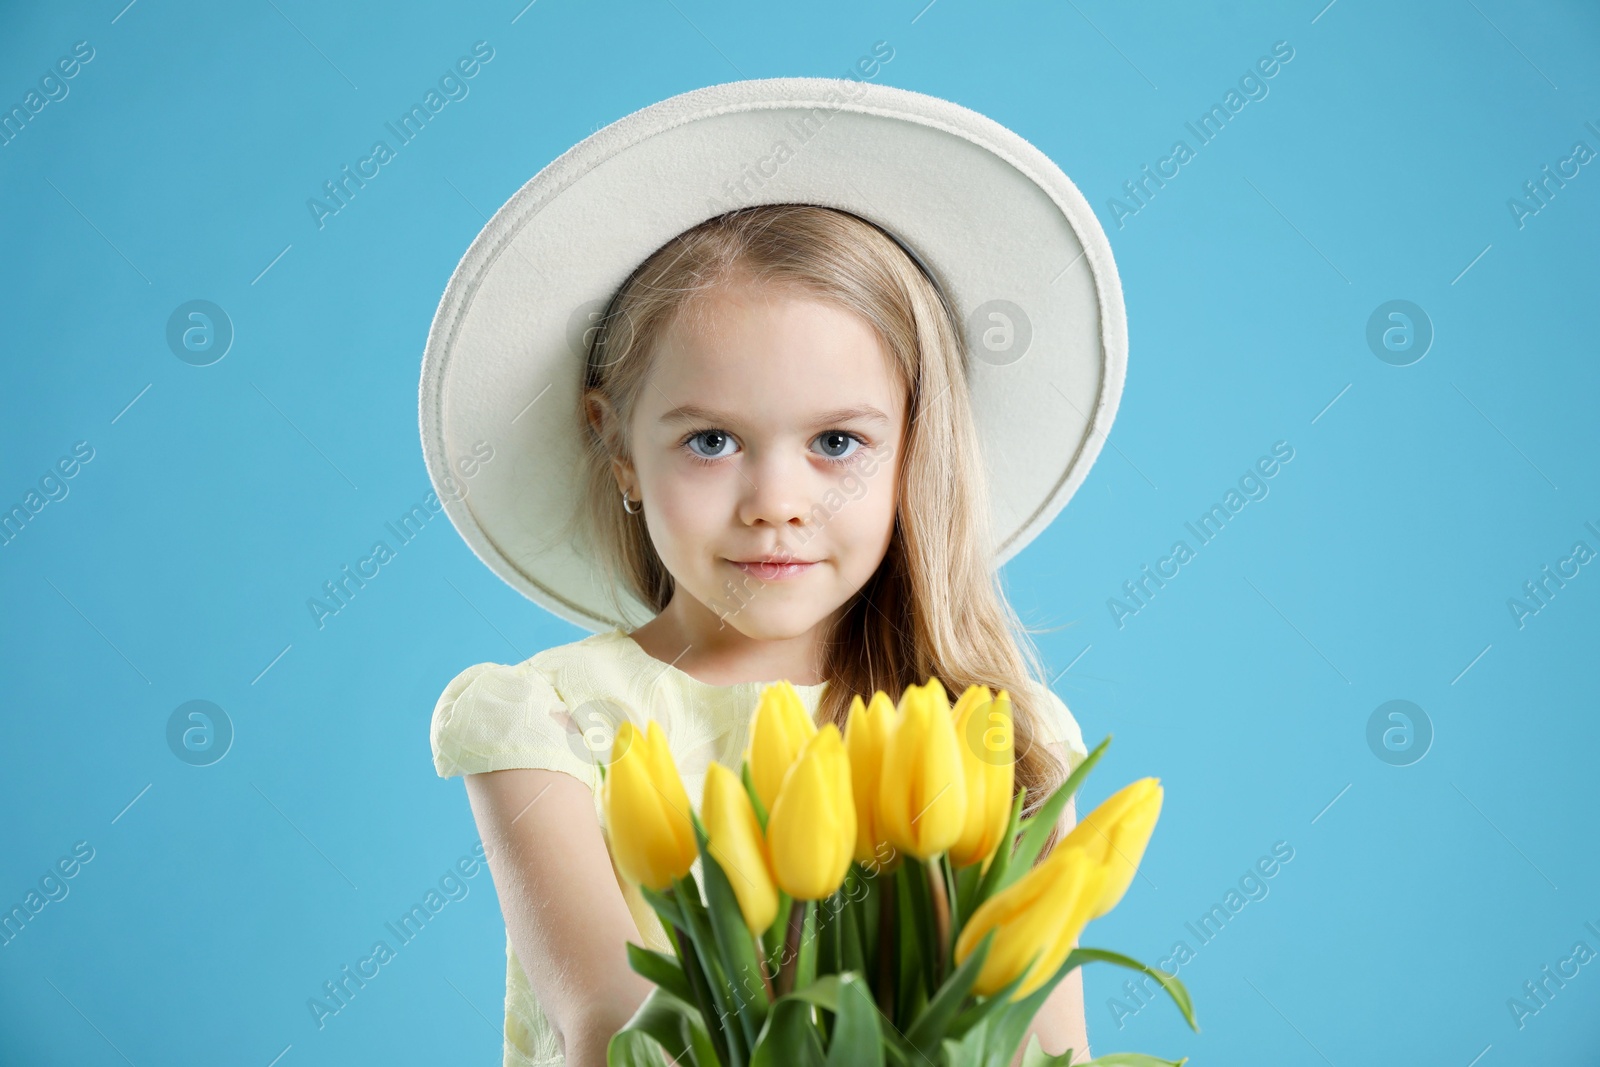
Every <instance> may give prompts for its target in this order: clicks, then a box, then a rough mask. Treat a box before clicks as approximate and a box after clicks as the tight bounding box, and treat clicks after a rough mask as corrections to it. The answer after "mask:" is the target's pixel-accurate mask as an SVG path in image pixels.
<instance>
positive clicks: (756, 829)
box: [700, 763, 778, 935]
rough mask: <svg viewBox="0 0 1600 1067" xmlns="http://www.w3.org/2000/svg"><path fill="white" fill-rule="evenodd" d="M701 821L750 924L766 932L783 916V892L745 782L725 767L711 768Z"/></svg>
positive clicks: (756, 930) (709, 846)
mask: <svg viewBox="0 0 1600 1067" xmlns="http://www.w3.org/2000/svg"><path fill="white" fill-rule="evenodd" d="M700 821H701V822H702V823H703V824H704V825H705V828H706V848H707V851H709V852H710V854H711V858H712V859H714V860H716V861H717V866H719V867H721V868H722V871H723V873H724V874H726V875H727V876H728V883H729V884H730V885H732V886H733V895H734V896H736V897H738V898H739V910H740V911H741V912H743V913H744V921H745V924H746V925H748V926H749V927H750V929H751V930H752V931H753V932H754V933H756V934H757V935H759V934H761V933H762V932H764V931H765V930H766V929H767V927H769V926H771V925H772V920H773V918H774V917H775V916H776V915H777V914H778V892H777V890H776V889H775V888H774V887H773V884H772V872H771V869H770V867H769V866H768V861H767V845H766V842H765V841H764V840H763V839H762V837H761V824H760V823H758V822H757V821H756V809H755V808H754V807H752V806H751V804H750V794H748V793H746V792H745V789H744V783H743V782H741V781H739V776H738V775H736V774H734V773H733V772H732V771H730V770H729V769H728V768H726V767H724V766H723V765H722V764H720V763H712V764H711V765H710V766H709V767H707V768H706V788H705V795H704V798H703V799H702V800H701V802H700Z"/></svg>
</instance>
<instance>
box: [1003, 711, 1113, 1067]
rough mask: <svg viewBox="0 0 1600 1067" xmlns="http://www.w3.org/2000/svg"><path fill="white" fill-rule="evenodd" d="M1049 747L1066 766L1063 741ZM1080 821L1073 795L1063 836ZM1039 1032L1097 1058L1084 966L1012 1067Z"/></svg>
mask: <svg viewBox="0 0 1600 1067" xmlns="http://www.w3.org/2000/svg"><path fill="white" fill-rule="evenodd" d="M1049 747H1050V749H1051V750H1052V751H1053V752H1055V754H1056V757H1057V758H1058V759H1060V760H1061V761H1062V763H1063V765H1065V763H1066V751H1065V748H1064V747H1063V746H1062V744H1061V742H1059V741H1056V742H1052V743H1051V744H1050V746H1049ZM1077 823H1078V813H1077V799H1076V798H1073V799H1072V800H1069V801H1067V808H1066V810H1065V811H1063V812H1062V813H1061V834H1062V836H1065V835H1066V833H1067V831H1068V830H1071V829H1072V828H1073V827H1074V826H1076V825H1077ZM1035 1033H1037V1034H1038V1035H1039V1044H1040V1046H1041V1047H1042V1048H1043V1049H1044V1050H1045V1051H1046V1052H1050V1053H1055V1054H1056V1055H1060V1054H1061V1053H1062V1052H1065V1051H1066V1050H1067V1049H1069V1048H1070V1049H1072V1062H1073V1063H1083V1062H1084V1061H1086V1060H1090V1059H1093V1058H1094V1057H1093V1055H1092V1054H1091V1053H1090V1052H1089V1032H1088V1024H1087V1022H1086V1021H1085V1020H1084V1012H1083V968H1081V967H1080V968H1078V969H1076V970H1074V971H1072V973H1070V974H1068V975H1067V976H1066V977H1065V978H1063V979H1062V980H1061V981H1060V982H1058V983H1056V987H1055V989H1053V990H1051V992H1050V995H1049V996H1048V997H1046V998H1045V1001H1044V1003H1043V1004H1041V1005H1039V1010H1038V1011H1037V1012H1035V1013H1034V1016H1033V1022H1032V1023H1031V1024H1030V1025H1029V1027H1028V1032H1027V1033H1026V1034H1023V1036H1022V1044H1021V1045H1020V1046H1019V1047H1018V1049H1017V1055H1016V1058H1015V1059H1013V1060H1012V1061H1011V1067H1020V1065H1021V1063H1022V1054H1023V1052H1024V1051H1026V1049H1027V1047H1028V1041H1029V1040H1030V1037H1029V1035H1030V1034H1035Z"/></svg>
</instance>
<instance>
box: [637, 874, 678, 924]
mask: <svg viewBox="0 0 1600 1067" xmlns="http://www.w3.org/2000/svg"><path fill="white" fill-rule="evenodd" d="M639 893H640V895H641V896H643V897H644V899H645V902H646V903H647V904H649V905H650V907H652V908H653V909H655V913H656V914H657V915H658V916H660V917H661V925H662V926H664V927H666V930H667V933H669V934H670V933H672V928H673V927H674V926H676V927H678V928H680V929H687V928H688V926H689V924H688V922H686V921H685V920H684V917H683V909H682V908H681V907H679V905H678V901H677V899H676V898H674V897H670V896H668V895H667V894H665V893H658V892H656V891H655V890H654V889H651V888H650V887H649V886H647V885H641V886H640V887H639Z"/></svg>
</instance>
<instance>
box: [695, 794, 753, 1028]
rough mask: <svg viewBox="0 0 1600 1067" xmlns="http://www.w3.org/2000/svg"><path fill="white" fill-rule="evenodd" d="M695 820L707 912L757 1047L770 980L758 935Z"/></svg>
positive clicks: (735, 1004)
mask: <svg viewBox="0 0 1600 1067" xmlns="http://www.w3.org/2000/svg"><path fill="white" fill-rule="evenodd" d="M694 821H695V837H696V838H697V839H698V841H699V844H700V877H701V880H702V881H703V882H704V883H705V890H706V913H707V915H708V916H709V918H710V920H711V932H712V935H713V937H714V938H715V940H716V947H717V953H718V957H719V958H720V959H721V961H722V966H723V973H724V974H726V975H727V978H728V983H729V990H730V993H731V994H732V1006H733V1010H734V1011H735V1012H736V1013H737V1014H738V1016H739V1025H740V1026H741V1027H742V1028H743V1030H744V1035H745V1040H746V1041H747V1042H749V1045H750V1047H751V1048H752V1049H753V1048H754V1047H755V1039H756V1035H757V1034H758V1033H760V1032H761V1025H762V1023H763V1022H765V1021H766V1016H767V1008H768V1006H769V1003H768V1000H767V988H766V983H765V982H764V981H762V978H761V965H760V963H759V962H758V961H757V959H756V943H755V938H754V937H753V935H752V934H751V933H750V927H749V926H747V925H745V921H744V912H743V911H741V910H740V908H739V898H738V897H737V896H735V895H734V892H733V886H732V885H730V884H729V882H728V876H727V875H726V874H725V873H724V872H723V870H722V865H721V864H719V863H718V862H717V861H716V859H715V858H713V857H712V855H711V851H710V847H709V844H710V843H709V840H708V839H707V837H706V835H705V830H704V828H703V827H702V826H701V825H700V821H699V819H695V820H694Z"/></svg>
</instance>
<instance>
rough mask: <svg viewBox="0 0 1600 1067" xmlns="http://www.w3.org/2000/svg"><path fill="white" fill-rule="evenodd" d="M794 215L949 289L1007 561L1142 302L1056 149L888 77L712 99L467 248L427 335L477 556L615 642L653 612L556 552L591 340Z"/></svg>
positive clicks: (783, 85) (1072, 486)
mask: <svg viewBox="0 0 1600 1067" xmlns="http://www.w3.org/2000/svg"><path fill="white" fill-rule="evenodd" d="M776 203H807V204H817V205H821V206H824V207H833V208H838V209H841V210H845V211H849V212H851V213H853V214H856V215H859V216H861V217H863V218H865V219H868V220H869V221H871V222H873V223H876V224H877V225H879V226H881V227H883V228H884V229H886V230H888V231H889V232H891V233H892V234H894V235H895V236H896V237H897V238H898V239H899V240H900V241H901V242H902V243H903V244H905V245H906V246H908V247H909V248H910V249H913V250H914V251H915V253H916V255H917V256H919V257H920V258H921V260H922V261H923V263H924V264H926V265H927V267H928V268H929V269H930V270H931V271H932V272H933V273H934V275H935V277H936V278H937V279H938V280H939V283H940V285H941V286H942V288H943V289H944V291H945V293H946V295H947V297H948V298H949V299H950V300H951V302H952V304H953V306H954V309H955V311H956V314H957V316H958V318H959V320H960V322H961V323H962V324H963V326H964V328H965V329H966V333H967V337H968V339H969V347H970V348H971V350H972V358H971V361H970V370H969V382H970V387H971V396H972V406H973V416H974V419H975V420H976V423H977V426H978V431H979V435H980V438H981V442H982V448H983V462H984V466H985V468H986V471H987V474H988V481H989V485H990V490H991V507H992V516H993V524H994V526H993V529H994V534H995V539H996V545H997V552H996V559H995V561H994V563H995V566H996V567H998V566H1000V565H1001V564H1003V563H1005V562H1006V561H1007V560H1008V559H1010V558H1011V557H1012V556H1014V555H1015V554H1016V553H1017V552H1019V551H1021V549H1022V548H1023V547H1024V546H1025V545H1026V544H1027V543H1028V542H1029V541H1031V540H1032V539H1033V538H1034V537H1036V536H1038V534H1039V533H1040V532H1041V531H1042V530H1043V529H1044V528H1045V527H1046V526H1047V525H1049V523H1050V521H1051V520H1052V519H1053V518H1054V517H1055V516H1056V514H1057V513H1059V512H1060V510H1061V509H1062V507H1064V506H1065V504H1066V502H1067V500H1068V499H1069V498H1070V497H1071V496H1072V494H1073V492H1074V491H1075V490H1076V489H1077V488H1078V486H1079V485H1080V484H1082V482H1083V480H1084V478H1085V476H1086V475H1087V474H1088V471H1089V468H1090V466H1091V465H1092V464H1093V463H1094V460H1095V458H1096V457H1097V456H1098V455H1099V452H1100V447H1101V444H1102V442H1103V441H1104V440H1105V437H1106V433H1107V431H1108V430H1109V429H1110V426H1111V422H1112V419H1113V418H1114V417H1115V414H1116V409H1117V404H1118V401H1119V399H1120V397H1121V393H1122V385H1123V377H1124V373H1125V367H1126V362H1127V324H1126V318H1125V313H1124V310H1123V302H1122V288H1121V283H1120V281H1119V279H1118V277H1117V271H1116V265H1115V263H1114V262H1113V260H1112V255H1111V247H1110V243H1109V242H1108V241H1107V239H1106V235H1105V232H1104V231H1103V230H1102V228H1101V226H1100V224H1099V221H1098V220H1097V219H1096V218H1095V216H1094V213H1093V211H1092V210H1091V209H1090V207H1089V205H1088V203H1087V201H1085V200H1084V198H1083V196H1082V194H1080V193H1079V192H1078V189H1077V188H1076V187H1075V186H1074V185H1073V184H1072V182H1071V181H1070V180H1069V179H1068V178H1067V176H1066V175H1065V174H1063V173H1062V171H1061V169H1060V168H1059V167H1057V166H1056V165H1055V164H1054V163H1053V162H1051V161H1050V159H1049V158H1048V157H1046V156H1045V155H1044V153H1042V152H1040V151H1039V150H1038V149H1037V148H1035V147H1034V146H1033V145H1031V144H1030V143H1028V142H1027V141H1026V140H1024V139H1023V138H1022V137H1020V136H1018V135H1017V134H1015V133H1013V132H1012V131H1010V130H1008V129H1006V128H1005V127H1004V126H1001V125H1000V124H998V123H996V122H994V121H993V120H991V119H989V118H987V117H985V116H983V115H980V114H978V113H976V112H974V111H971V110H968V109H967V108H964V107H961V106H960V105H958V104H954V103H951V102H950V101H947V100H941V99H938V98H936V97H931V96H926V95H923V94H921V93H915V92H911V91H908V90H904V89H896V88H892V87H889V86H885V85H879V84H875V83H870V82H857V81H851V80H848V79H832V78H771V79H759V80H752V81H739V82H730V83H727V84H723V85H714V86H710V87H707V88H704V89H697V90H694V91H692V92H688V93H684V94H682V95H680V96H675V97H671V98H670V99H667V100H663V101H661V102H660V103H657V104H654V105H652V106H650V107H646V108H644V109H642V110H640V111H636V112H634V113H633V114H631V115H628V116H627V117H625V118H622V119H619V120H618V121H616V122H614V123H612V124H611V125H609V126H606V127H605V128H603V129H601V130H599V131H598V132H596V133H594V134H592V135H591V136H589V137H587V138H585V139H584V140H583V141H581V142H579V143H578V144H577V145H575V146H574V147H573V148H571V149H570V150H568V151H567V152H565V153H563V154H562V155H561V156H560V157H559V158H558V159H556V160H555V161H553V162H552V163H550V165H549V166H547V167H545V168H544V169H543V170H541V171H540V172H539V173H538V174H536V175H535V176H534V177H533V178H532V179H530V180H529V181H528V182H527V184H525V185H524V186H523V187H522V188H521V189H519V190H518V191H517V193H516V194H515V195H514V196H513V197H511V199H510V200H508V201H507V202H506V203H505V205H504V206H502V207H501V208H500V210H499V211H497V212H495V215H494V217H493V218H492V219H490V220H489V222H488V223H487V224H486V225H485V226H484V228H483V230H482V231H481V232H480V233H479V234H478V236H477V238H476V239H475V240H474V241H473V242H472V245H471V247H470V248H468V249H467V252H466V255H465V256H463V257H462V260H461V262H460V264H459V265H458V266H457V267H456V269H455V272H454V273H453V274H452V275H451V278H450V282H449V285H448V286H447V287H446V289H445V293H444V296H443V298H442V299H441V301H440V303H439V308H438V311H437V313H436V314H435V316H434V319H433V324H432V327H431V329H430V330H429V333H428V342H427V348H426V351H425V353H424V356H423V361H422V380H421V388H420V395H419V409H420V410H419V415H420V422H421V433H422V446H423V456H424V459H425V461H426V463H427V468H428V475H429V478H430V479H431V480H432V483H433V487H434V491H435V493H436V494H437V495H438V497H439V499H440V501H441V502H442V503H443V506H444V508H445V511H446V513H447V514H448V515H449V516H450V521H451V522H452V523H453V524H454V525H455V527H456V529H457V530H458V531H459V532H460V534H461V536H462V537H463V538H465V539H466V542H467V544H468V545H470V546H471V548H472V550H473V552H474V553H476V554H477V556H478V557H479V558H480V559H482V560H483V562H484V563H486V564H488V566H489V567H490V568H491V569H492V570H493V571H494V572H495V573H496V574H498V575H499V576H500V577H501V578H502V579H504V580H505V581H506V582H508V583H509V584H510V585H511V586H513V587H514V588H516V589H517V590H518V591H519V592H521V593H523V594H524V595H525V596H527V597H529V598H530V599H532V600H533V601H535V602H536V603H538V604H540V605H541V606H542V607H544V608H546V609H548V610H549V611H551V612H553V613H554V614H556V615H558V616H560V617H561V618H563V619H566V620H567V621H569V622H572V623H574V624H576V625H578V626H581V627H583V628H585V629H588V630H591V631H599V630H606V629H611V628H613V627H616V626H622V627H625V628H627V627H632V626H637V625H642V624H643V623H644V622H646V621H648V620H649V619H650V618H651V617H652V615H653V612H652V611H651V610H650V609H649V608H648V607H647V606H646V605H645V604H643V603H641V602H639V601H638V600H636V599H634V598H633V597H632V596H631V595H629V594H628V593H627V591H626V590H624V591H620V592H619V593H618V594H617V595H618V597H619V598H620V599H622V601H623V606H624V609H625V615H624V617H622V618H617V617H616V615H615V612H614V611H613V609H612V606H611V597H610V596H608V594H607V591H606V590H605V588H604V586H603V584H602V582H603V577H602V571H601V569H600V567H599V564H598V563H597V562H596V561H595V560H593V559H592V558H590V557H589V556H588V555H586V554H585V552H584V551H583V547H584V546H580V545H573V544H570V543H566V542H558V541H557V540H556V531H557V530H558V529H559V528H560V526H561V525H562V523H563V522H565V520H566V519H567V518H568V517H569V515H570V514H571V512H572V510H573V509H574V508H576V507H577V506H578V504H579V499H578V494H579V493H580V492H581V491H582V485H581V483H580V481H579V473H580V469H581V468H580V462H579V460H580V458H581V453H580V448H581V440H580V439H579V436H578V434H577V433H576V432H575V427H576V426H577V425H578V423H577V421H576V414H575V412H576V410H577V407H578V403H579V395H580V392H581V389H582V384H583V369H584V362H585V355H586V346H587V334H586V331H587V330H588V328H589V327H590V326H591V325H592V323H593V322H594V321H595V319H596V317H597V316H598V315H599V314H600V313H601V312H602V311H603V310H604V308H605V306H606V304H607V303H608V302H609V300H610V299H611V296H612V295H613V293H615V291H616V290H617V288H618V287H619V286H620V285H621V283H622V282H623V281H624V280H625V279H626V278H627V276H628V275H629V274H630V273H631V272H632V271H633V270H634V268H635V267H637V266H638V265H639V263H641V262H642V261H643V260H644V259H645V258H646V257H647V256H648V255H649V254H650V253H651V252H653V251H655V250H656V249H657V248H659V247H660V246H661V245H662V244H664V243H665V242H666V241H668V240H670V239H671V238H672V237H674V236H676V235H677V234H679V233H681V232H683V231H684V230H686V229H688V228H690V227H691V226H694V225H696V224H697V223H700V222H702V221H704V220H706V219H708V218H711V217H713V216H715V215H719V214H721V213H723V212H725V211H729V210H732V209H734V208H738V207H746V206H750V205H755V204H776ZM485 455H492V457H493V458H492V459H488V460H487V461H486V460H485V459H484V457H485ZM617 506H619V507H620V506H621V498H620V497H619V498H618V504H617Z"/></svg>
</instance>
